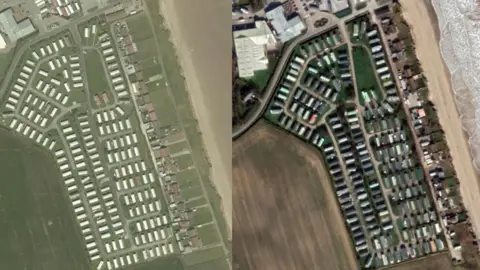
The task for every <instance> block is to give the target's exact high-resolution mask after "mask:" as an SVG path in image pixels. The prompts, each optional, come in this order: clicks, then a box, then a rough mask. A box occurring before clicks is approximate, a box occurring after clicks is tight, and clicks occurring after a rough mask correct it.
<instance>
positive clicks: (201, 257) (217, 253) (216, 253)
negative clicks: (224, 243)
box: [183, 247, 225, 270]
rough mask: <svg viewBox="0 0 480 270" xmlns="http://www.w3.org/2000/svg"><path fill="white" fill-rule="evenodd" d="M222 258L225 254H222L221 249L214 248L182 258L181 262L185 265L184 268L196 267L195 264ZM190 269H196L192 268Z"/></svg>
mask: <svg viewBox="0 0 480 270" xmlns="http://www.w3.org/2000/svg"><path fill="white" fill-rule="evenodd" d="M224 256H225V253H224V252H223V249H222V247H214V248H209V249H204V250H199V251H197V252H193V253H190V254H187V255H185V256H183V262H184V263H185V266H192V265H195V266H196V265H197V264H201V263H205V262H208V261H212V260H215V259H218V258H222V257H224ZM192 269H196V268H195V267H192ZM212 270H213V269H212Z"/></svg>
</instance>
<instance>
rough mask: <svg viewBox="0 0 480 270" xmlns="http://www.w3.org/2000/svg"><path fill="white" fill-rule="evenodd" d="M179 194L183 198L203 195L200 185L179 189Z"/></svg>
mask: <svg viewBox="0 0 480 270" xmlns="http://www.w3.org/2000/svg"><path fill="white" fill-rule="evenodd" d="M180 194H181V195H182V197H183V198H194V197H198V196H202V195H203V190H202V187H200V186H189V187H185V188H183V189H181V190H180Z"/></svg>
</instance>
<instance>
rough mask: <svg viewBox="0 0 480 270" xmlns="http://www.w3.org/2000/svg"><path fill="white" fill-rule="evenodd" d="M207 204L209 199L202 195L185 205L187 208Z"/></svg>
mask: <svg viewBox="0 0 480 270" xmlns="http://www.w3.org/2000/svg"><path fill="white" fill-rule="evenodd" d="M206 204H207V199H206V198H205V197H200V198H198V199H193V200H189V201H188V202H186V204H185V205H186V207H187V208H195V207H199V206H203V205H206Z"/></svg>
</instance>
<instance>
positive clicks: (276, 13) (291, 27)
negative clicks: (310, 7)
mask: <svg viewBox="0 0 480 270" xmlns="http://www.w3.org/2000/svg"><path fill="white" fill-rule="evenodd" d="M266 16H267V19H268V20H269V21H270V23H271V24H272V27H273V29H275V32H277V36H278V39H280V41H281V42H287V41H289V40H290V39H292V38H294V37H296V36H298V35H300V34H301V33H302V31H303V30H305V29H306V26H305V24H304V23H303V22H302V20H301V19H300V17H299V16H295V17H293V18H291V19H290V20H287V18H286V17H285V9H284V7H283V6H278V7H276V8H274V9H272V10H270V11H267V13H266Z"/></svg>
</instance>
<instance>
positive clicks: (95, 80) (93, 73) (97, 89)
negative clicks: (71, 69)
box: [85, 50, 109, 95]
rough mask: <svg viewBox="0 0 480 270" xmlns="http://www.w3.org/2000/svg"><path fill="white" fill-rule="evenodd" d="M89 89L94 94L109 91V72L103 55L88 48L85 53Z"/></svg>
mask: <svg viewBox="0 0 480 270" xmlns="http://www.w3.org/2000/svg"><path fill="white" fill-rule="evenodd" d="M85 69H86V73H87V81H88V90H89V92H90V93H91V94H92V95H97V94H100V93H103V92H109V85H108V81H107V74H106V73H105V69H104V68H103V63H102V58H101V55H100V54H99V53H98V52H97V51H96V50H87V53H86V54H85Z"/></svg>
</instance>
